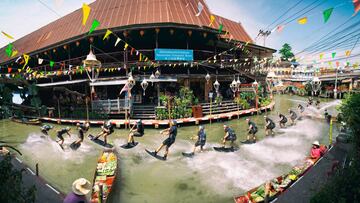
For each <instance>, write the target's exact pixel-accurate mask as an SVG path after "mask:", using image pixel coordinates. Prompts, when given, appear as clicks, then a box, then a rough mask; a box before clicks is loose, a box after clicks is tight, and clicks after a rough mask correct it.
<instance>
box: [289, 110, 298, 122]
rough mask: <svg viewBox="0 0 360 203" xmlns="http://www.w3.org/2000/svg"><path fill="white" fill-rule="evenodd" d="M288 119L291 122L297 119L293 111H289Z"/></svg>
mask: <svg viewBox="0 0 360 203" xmlns="http://www.w3.org/2000/svg"><path fill="white" fill-rule="evenodd" d="M290 118H291V120H293V121H294V120H295V119H296V118H297V114H296V113H295V111H293V110H290Z"/></svg>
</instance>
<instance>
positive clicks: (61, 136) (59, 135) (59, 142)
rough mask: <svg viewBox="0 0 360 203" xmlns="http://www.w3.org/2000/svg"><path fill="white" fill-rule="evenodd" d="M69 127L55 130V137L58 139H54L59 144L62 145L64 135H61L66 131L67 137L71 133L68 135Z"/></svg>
mask: <svg viewBox="0 0 360 203" xmlns="http://www.w3.org/2000/svg"><path fill="white" fill-rule="evenodd" d="M69 132H70V127H66V128H63V129H61V130H58V131H56V133H57V135H56V136H57V137H58V138H59V140H58V141H56V142H57V143H58V144H59V145H61V146H62V145H63V144H64V137H63V135H64V134H65V133H66V134H68V135H69V137H71V135H70V133H69Z"/></svg>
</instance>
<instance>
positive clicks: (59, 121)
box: [57, 99, 61, 124]
mask: <svg viewBox="0 0 360 203" xmlns="http://www.w3.org/2000/svg"><path fill="white" fill-rule="evenodd" d="M57 103H58V114H59V115H58V117H59V120H58V124H60V123H61V115H60V101H59V99H58V102H57Z"/></svg>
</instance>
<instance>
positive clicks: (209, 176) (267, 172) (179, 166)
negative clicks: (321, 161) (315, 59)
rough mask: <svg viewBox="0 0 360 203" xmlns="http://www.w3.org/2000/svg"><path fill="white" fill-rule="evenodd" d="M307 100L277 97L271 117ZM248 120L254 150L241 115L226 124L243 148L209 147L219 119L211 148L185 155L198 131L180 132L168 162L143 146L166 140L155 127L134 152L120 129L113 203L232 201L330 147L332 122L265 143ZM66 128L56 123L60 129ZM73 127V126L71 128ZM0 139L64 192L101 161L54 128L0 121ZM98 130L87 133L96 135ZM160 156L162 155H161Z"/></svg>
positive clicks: (95, 150)
mask: <svg viewBox="0 0 360 203" xmlns="http://www.w3.org/2000/svg"><path fill="white" fill-rule="evenodd" d="M304 101H306V98H301V97H289V96H286V95H280V96H276V106H275V111H273V112H268V113H267V115H268V116H269V117H270V118H273V120H274V121H277V120H278V117H277V115H276V112H277V111H280V112H281V113H284V114H287V113H288V111H287V110H288V109H289V108H294V109H295V108H296V106H297V105H298V104H299V103H303V102H304ZM338 103H339V101H333V100H330V101H329V102H326V101H323V102H322V104H321V105H322V106H321V107H320V108H321V109H320V110H318V109H316V108H307V110H306V111H308V113H313V114H320V115H322V114H323V110H324V109H325V108H328V109H329V111H333V112H335V111H334V110H333V109H334V107H335V105H337V104H338ZM251 119H252V120H253V121H254V122H255V123H256V124H257V125H258V128H259V132H258V134H257V136H258V139H259V141H258V142H257V143H256V144H252V145H240V144H239V143H240V142H239V141H241V140H244V139H245V138H246V129H247V124H246V122H245V120H244V118H241V119H240V120H232V121H226V122H225V123H227V124H229V125H230V126H231V127H233V128H234V130H235V131H236V133H237V135H238V140H237V143H238V145H239V147H240V149H239V150H238V151H237V152H234V153H220V152H215V151H213V150H212V147H213V146H218V145H219V144H220V141H221V139H222V137H223V128H222V124H223V123H221V122H219V123H213V124H211V125H210V124H206V125H205V129H206V132H207V135H208V136H207V138H208V141H207V144H206V146H205V151H204V152H202V153H198V154H196V155H195V157H194V158H192V159H191V158H185V157H183V156H182V155H181V152H189V151H190V150H191V149H192V146H193V144H194V141H192V140H190V139H189V138H190V137H191V136H193V135H194V134H195V133H196V130H197V126H190V127H181V128H179V131H178V138H177V140H176V143H175V144H174V145H173V146H172V147H171V149H170V154H169V157H168V159H169V160H168V161H166V162H163V161H159V160H156V159H154V158H153V157H151V156H149V155H147V154H146V153H145V151H144V150H145V148H147V149H149V150H154V149H155V148H156V147H158V146H159V145H160V144H161V142H162V140H163V139H164V138H165V137H164V136H162V135H160V134H159V130H157V129H146V131H145V136H144V137H142V138H137V139H136V140H137V141H139V142H140V144H139V145H138V146H137V147H135V148H133V149H130V150H125V149H122V148H120V147H119V146H120V145H122V144H124V143H125V142H126V139H127V135H128V130H116V131H115V133H114V134H113V135H111V136H110V138H109V139H110V142H112V143H113V144H114V145H115V146H116V150H117V151H118V154H119V158H120V160H119V171H118V178H117V181H116V185H115V187H114V192H113V195H112V196H111V197H110V199H109V202H124V203H138V202H147V203H153V202H156V203H162V202H164V203H165V202H229V203H230V202H233V200H232V197H233V196H234V195H238V194H241V193H242V192H244V191H246V190H249V189H251V188H252V187H255V186H257V185H259V184H261V183H263V182H264V181H266V180H269V179H271V178H274V177H276V176H279V175H282V174H284V173H286V172H288V171H289V169H290V168H291V166H293V165H295V164H296V163H298V162H300V161H301V160H302V159H304V158H305V156H306V155H307V154H308V152H309V150H310V147H311V143H312V142H313V141H314V140H320V142H322V143H325V144H327V143H328V136H327V134H328V129H329V127H328V124H326V123H324V122H321V121H315V120H310V119H303V120H301V121H297V125H295V126H288V127H287V128H286V129H279V128H276V129H275V132H277V136H275V137H273V138H264V136H265V133H264V130H263V128H264V118H263V115H258V116H253V117H251ZM61 127H63V126H59V125H55V128H56V129H60V128H61ZM72 128H73V129H75V127H74V126H73V127H72ZM0 130H1V131H2V133H1V134H0V138H1V139H4V140H9V141H10V140H11V141H12V142H14V143H15V144H16V142H20V144H16V145H18V147H19V148H20V149H21V150H22V152H23V153H24V156H23V157H22V159H23V160H24V161H25V162H26V163H28V164H29V165H30V166H34V165H35V163H39V166H40V174H41V175H42V176H43V177H45V179H46V180H48V181H49V182H51V183H52V184H53V185H55V186H56V187H58V188H59V189H60V190H62V191H63V192H68V191H70V189H71V183H72V181H73V180H74V179H76V178H78V177H85V178H87V179H89V180H92V177H93V173H94V171H95V167H96V159H97V157H98V155H99V153H100V151H101V147H99V146H98V145H96V144H94V143H92V142H91V141H89V140H87V139H85V141H84V143H83V144H82V146H81V147H80V149H79V150H78V151H72V150H71V149H69V148H68V146H69V145H70V143H71V142H72V141H74V140H75V139H76V138H77V136H76V135H75V133H76V132H75V131H73V132H72V133H74V134H73V135H72V137H71V138H68V136H64V137H65V144H64V146H65V151H63V150H61V149H60V147H59V146H58V144H57V143H56V142H54V141H53V140H55V130H53V131H50V138H46V139H44V138H41V134H40V133H38V132H39V127H37V126H26V125H22V124H17V123H11V122H9V121H0ZM99 130H100V129H99V128H92V129H90V133H91V134H96V133H97V132H99ZM160 155H162V152H161V153H160Z"/></svg>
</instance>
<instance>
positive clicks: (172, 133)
mask: <svg viewBox="0 0 360 203" xmlns="http://www.w3.org/2000/svg"><path fill="white" fill-rule="evenodd" d="M176 124H177V123H176V121H175V120H172V121H171V122H170V127H169V128H167V129H165V130H162V131H160V134H162V135H167V136H168V138H166V139H165V140H164V141H163V142H162V144H161V145H160V146H159V147H158V148H157V149H156V150H155V151H154V155H155V156H156V155H157V153H158V152H159V151H160V150H161V149H162V148H163V147H165V153H164V157H163V159H164V160H166V159H167V155H168V154H169V148H170V147H171V145H172V144H174V142H175V139H176V135H177V127H176Z"/></svg>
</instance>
